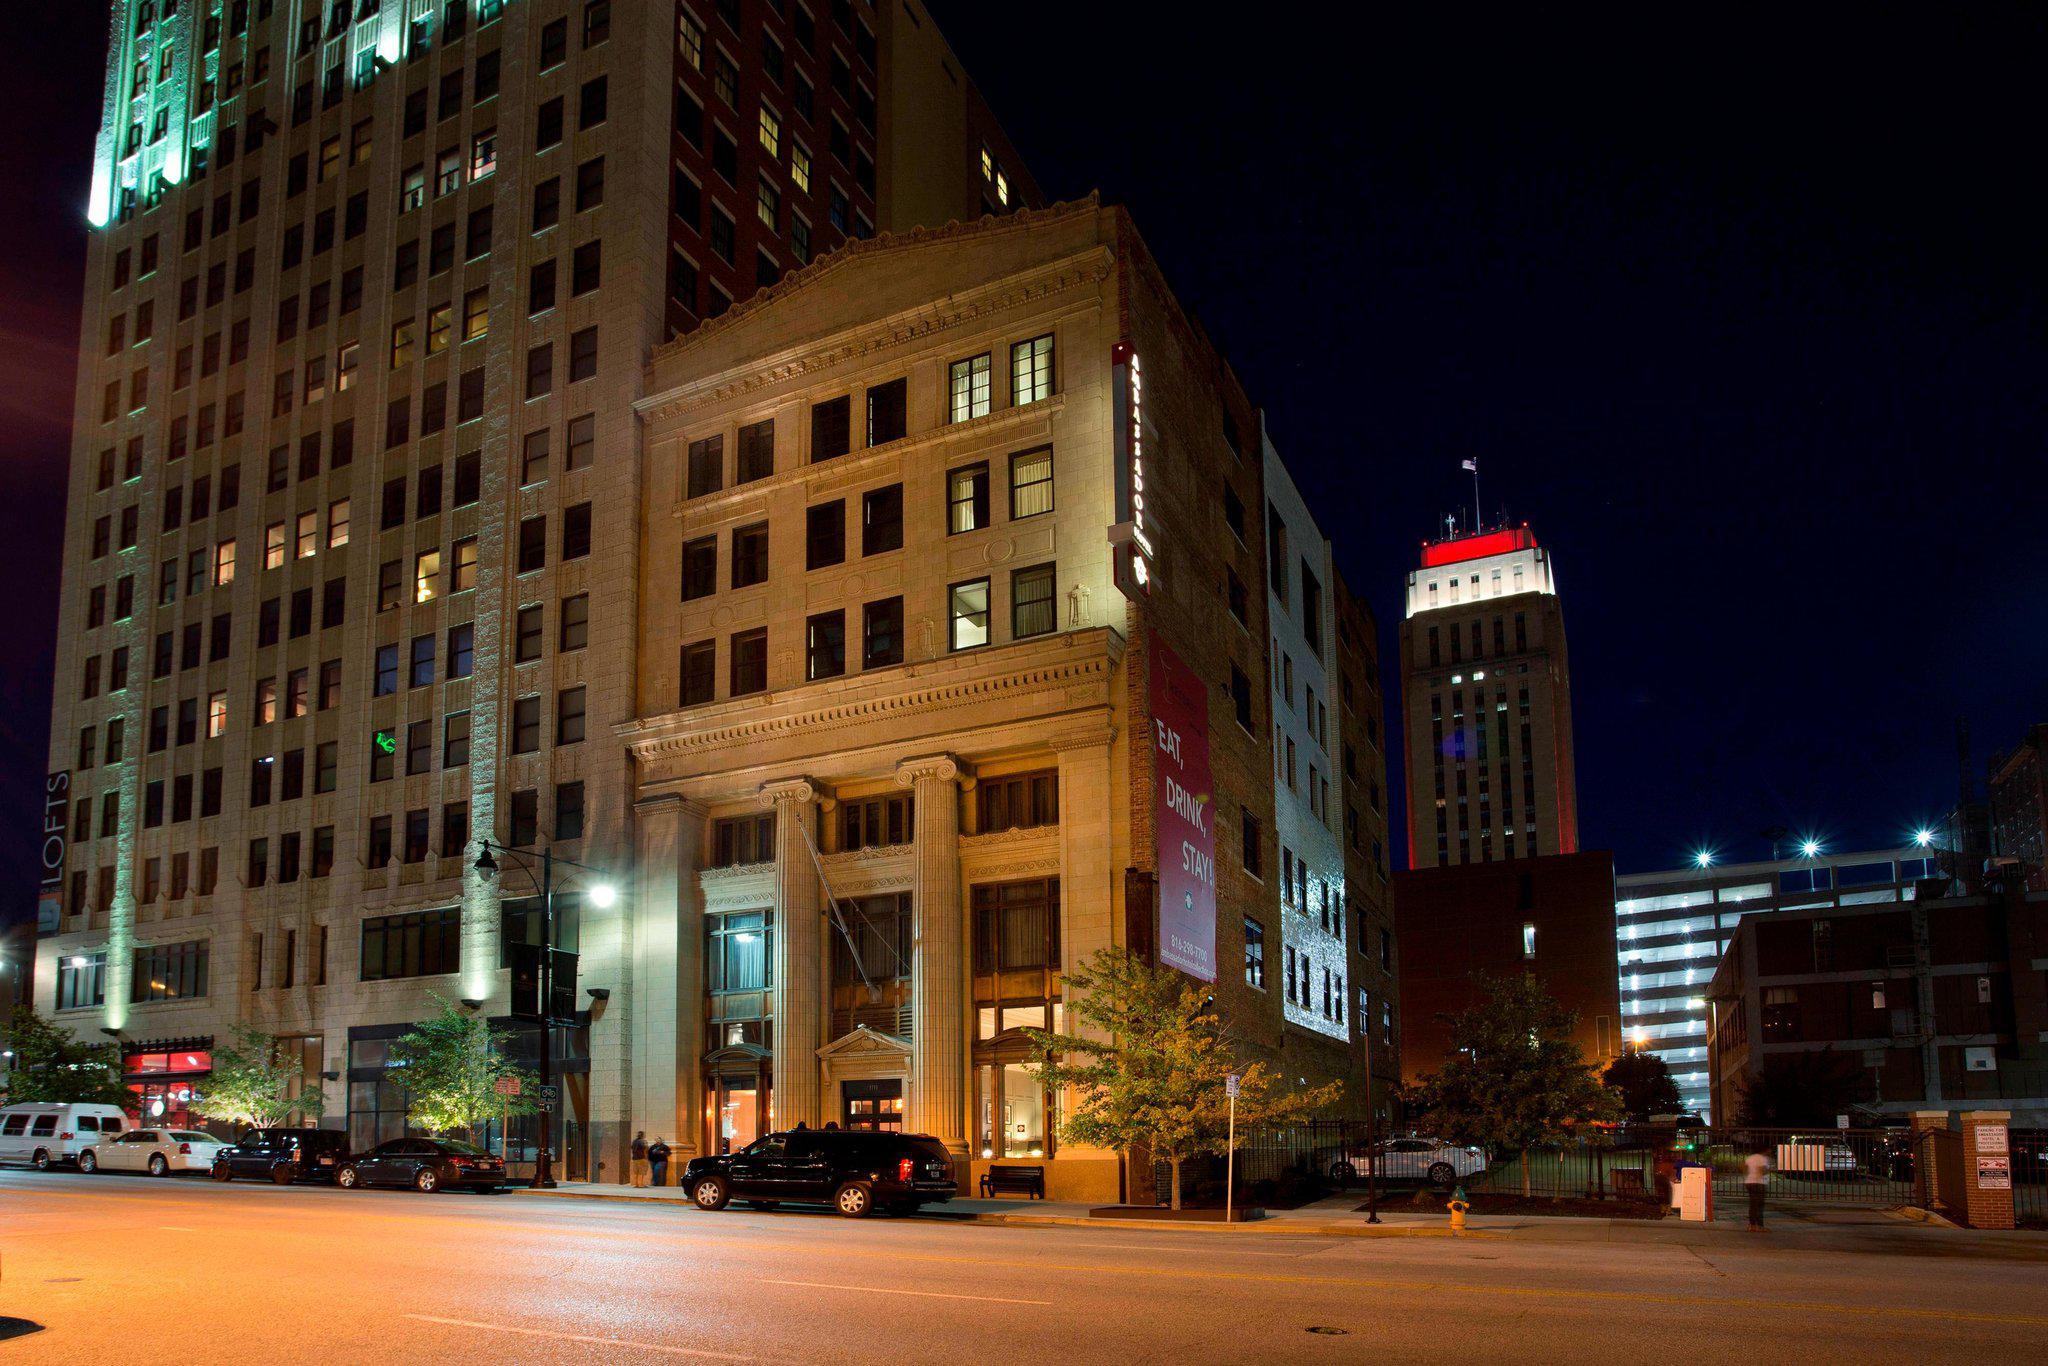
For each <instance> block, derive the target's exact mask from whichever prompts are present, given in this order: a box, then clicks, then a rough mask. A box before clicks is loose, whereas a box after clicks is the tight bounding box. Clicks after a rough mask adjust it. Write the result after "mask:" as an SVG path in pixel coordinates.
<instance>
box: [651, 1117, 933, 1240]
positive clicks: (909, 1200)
mask: <svg viewBox="0 0 2048 1366" xmlns="http://www.w3.org/2000/svg"><path fill="white" fill-rule="evenodd" d="M683 1189H684V1190H687V1191H688V1192H690V1198H691V1199H692V1200H695V1201H696V1202H697V1206H698V1208H700V1209H724V1208H725V1207H726V1205H727V1204H728V1203H730V1202H731V1201H733V1200H745V1201H747V1202H748V1203H750V1204H751V1205H753V1207H754V1208H755V1209H774V1208H775V1207H776V1206H777V1205H779V1204H782V1203H783V1202H785V1201H789V1202H792V1203H807V1204H828V1205H831V1206H832V1207H833V1208H834V1209H837V1210H838V1211H839V1212H840V1213H841V1214H844V1215H846V1216H847V1217H848V1218H852V1219H858V1218H861V1217H862V1216H864V1215H867V1214H869V1213H872V1212H873V1211H874V1210H876V1209H881V1210H884V1211H887V1212H889V1213H891V1214H910V1213H913V1212H915V1211H916V1209H917V1207H918V1206H919V1205H925V1204H933V1203H936V1202H939V1201H943V1200H950V1199H952V1198H953V1196H954V1194H955V1192H956V1188H955V1186H954V1184H953V1161H952V1159H951V1158H950V1157H948V1156H947V1155H946V1149H945V1147H944V1145H942V1144H941V1143H940V1142H939V1141H938V1140H937V1139H935V1138H933V1137H931V1135H929V1134H892V1133H868V1132H856V1131H853V1130H848V1129H792V1130H790V1131H789V1132H787V1133H780V1134H769V1135H768V1136H767V1137H766V1138H758V1139H755V1140H754V1141H753V1142H752V1143H750V1144H748V1145H747V1146H746V1147H745V1148H742V1149H741V1150H740V1151H739V1152H736V1153H733V1154H731V1155H729V1156H725V1157H699V1158H694V1159H692V1160H691V1162H690V1165H689V1166H688V1167H685V1168H684V1169H683Z"/></svg>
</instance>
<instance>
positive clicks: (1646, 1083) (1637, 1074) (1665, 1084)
mask: <svg viewBox="0 0 2048 1366" xmlns="http://www.w3.org/2000/svg"><path fill="white" fill-rule="evenodd" d="M1600 1083H1601V1085H1603V1086H1606V1087H1609V1088H1611V1089H1612V1090H1614V1091H1615V1092H1617V1093H1618V1094H1619V1095H1620V1096H1621V1108H1622V1112H1623V1113H1624V1114H1626V1115H1627V1116H1628V1117H1629V1118H1630V1119H1632V1120H1635V1121H1637V1122H1638V1123H1640V1122H1641V1121H1643V1120H1646V1119H1648V1118H1649V1117H1650V1116H1651V1115H1669V1114H1675V1113H1677V1111H1678V1105H1679V1100H1678V1083H1677V1082H1675V1081H1673V1080H1672V1079H1671V1069H1670V1068H1669V1067H1668V1066H1666V1065H1665V1063H1664V1059H1662V1058H1660V1057H1658V1056H1657V1055H1656V1054H1655V1053H1645V1052H1643V1051H1642V1050H1641V1049H1639V1048H1625V1049H1623V1050H1622V1054H1621V1056H1620V1057H1618V1058H1616V1059H1615V1060H1614V1061H1613V1062H1611V1063H1608V1064H1607V1070H1606V1071H1605V1072H1603V1073H1601V1074H1600Z"/></svg>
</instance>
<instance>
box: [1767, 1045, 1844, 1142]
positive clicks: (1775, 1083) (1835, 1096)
mask: <svg viewBox="0 0 2048 1366" xmlns="http://www.w3.org/2000/svg"><path fill="white" fill-rule="evenodd" d="M1864 1084H1865V1079H1864V1076H1863V1074H1862V1071H1861V1069H1859V1068H1858V1067H1857V1065H1856V1061H1855V1059H1853V1058H1850V1057H1848V1056H1847V1055H1846V1054H1842V1053H1837V1052H1835V1051H1834V1049H1832V1048H1823V1049H1820V1050H1819V1051H1817V1052H1812V1053H1781V1054H1777V1055H1775V1056H1773V1057H1770V1058H1767V1059H1765V1061H1764V1065H1763V1070H1762V1071H1761V1072H1758V1073H1756V1074H1755V1075H1753V1076H1751V1077H1749V1078H1748V1079H1747V1080H1745V1081H1744V1082H1743V1083H1742V1086H1741V1094H1740V1097H1739V1102H1740V1103H1739V1104H1738V1105H1737V1107H1736V1108H1737V1110H1738V1111H1739V1112H1740V1118H1741V1122H1742V1123H1744V1124H1753V1125H1756V1126H1757V1127H1758V1128H1765V1129H1799V1128H1806V1127H1808V1126H1813V1125H1827V1126H1828V1127H1830V1128H1832V1127H1833V1126H1834V1122H1835V1116H1836V1115H1839V1114H1842V1113H1844V1112H1845V1111H1847V1110H1848V1108H1849V1107H1850V1106H1851V1105H1852V1104H1854V1103H1855V1101H1856V1098H1857V1096H1858V1094H1859V1093H1860V1092H1861V1091H1862V1089H1863V1086H1864Z"/></svg>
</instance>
